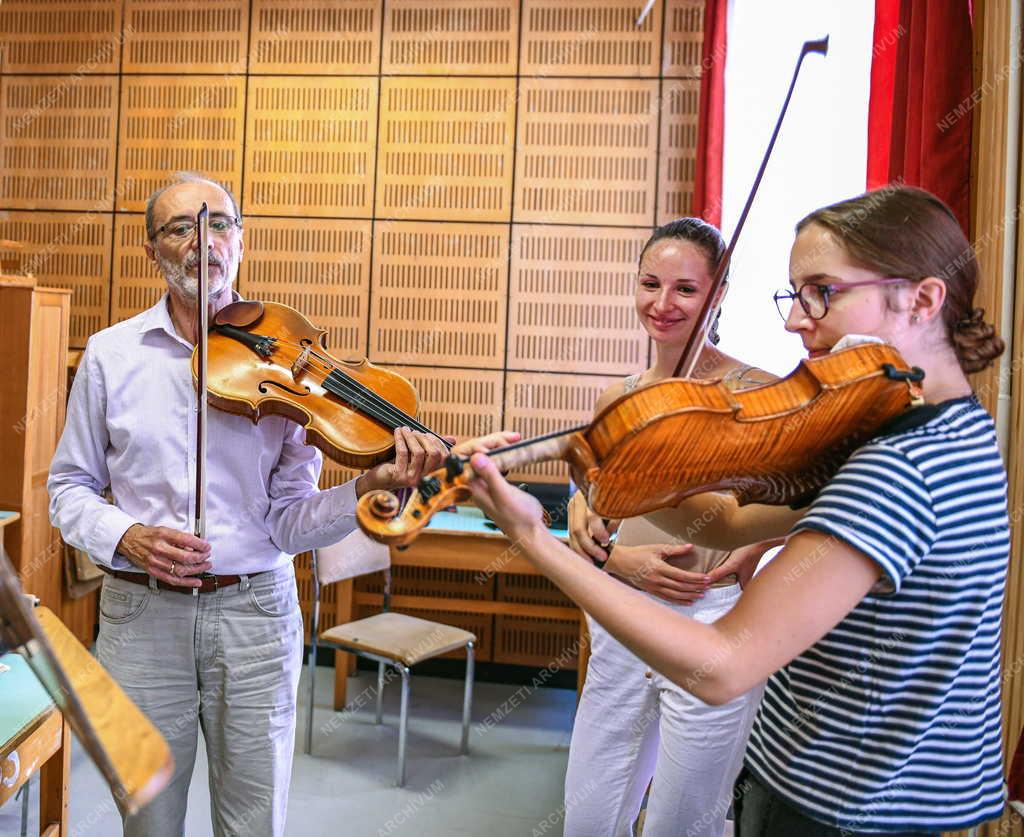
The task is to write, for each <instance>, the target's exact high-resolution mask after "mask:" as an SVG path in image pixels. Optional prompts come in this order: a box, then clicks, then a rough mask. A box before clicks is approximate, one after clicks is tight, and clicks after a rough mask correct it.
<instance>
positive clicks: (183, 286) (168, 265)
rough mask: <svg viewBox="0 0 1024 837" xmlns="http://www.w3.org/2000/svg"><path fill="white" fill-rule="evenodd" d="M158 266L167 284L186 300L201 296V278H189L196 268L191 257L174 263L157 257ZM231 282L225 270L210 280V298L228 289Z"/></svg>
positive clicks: (159, 256)
mask: <svg viewBox="0 0 1024 837" xmlns="http://www.w3.org/2000/svg"><path fill="white" fill-rule="evenodd" d="M156 261H157V264H158V265H159V266H160V270H161V272H162V273H163V274H164V279H166V280H167V284H168V285H170V286H171V287H173V288H174V289H175V290H176V291H177V292H178V293H179V294H181V296H183V297H184V298H185V299H195V298H196V297H197V296H198V295H199V277H198V276H189V275H188V271H189V269H190V268H192V267H194V266H195V260H194V259H192V258H191V257H189V258H187V259H185V261H184V262H172V261H171V260H170V259H165V258H164V257H163V256H161V255H157V257H156ZM229 284H231V283H230V282H228V281H227V279H226V277H225V273H224V271H223V269H222V270H221V273H220V276H218V277H217V278H214V279H211V280H210V288H209V296H210V297H211V298H212V297H215V296H217V295H218V294H219V293H220V292H221V291H223V290H224V288H226V287H227V286H228V285H229Z"/></svg>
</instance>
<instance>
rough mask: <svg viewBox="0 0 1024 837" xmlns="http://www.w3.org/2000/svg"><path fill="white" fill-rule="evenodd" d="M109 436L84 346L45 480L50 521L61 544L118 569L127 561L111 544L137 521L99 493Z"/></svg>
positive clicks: (96, 376) (95, 373)
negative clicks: (55, 528)
mask: <svg viewBox="0 0 1024 837" xmlns="http://www.w3.org/2000/svg"><path fill="white" fill-rule="evenodd" d="M109 441H110V440H109V437H108V436H107V424H106V398H105V394H104V390H103V381H102V376H101V375H100V373H99V370H98V369H97V368H96V364H95V361H94V359H93V357H92V353H91V352H90V350H89V348H88V347H86V350H85V353H84V355H83V356H82V361H81V364H80V365H79V371H78V374H76V375H75V382H74V384H73V385H72V387H71V396H70V398H69V399H68V410H67V418H66V421H65V424H64V432H63V433H62V434H61V437H60V442H58V444H57V450H56V452H55V454H54V457H53V461H52V462H51V463H50V474H49V478H48V480H47V482H46V490H47V492H48V493H49V495H50V522H51V523H52V524H53V525H54V526H56V527H57V528H58V529H60V533H61V536H62V537H63V538H64V540H65V541H66V542H67V543H69V544H71V545H72V546H74V547H76V548H78V549H81V550H82V551H84V552H86V553H88V555H89V556H90V557H91V558H92V559H93V560H94V561H97V562H99V563H101V564H104V565H106V566H108V567H113V568H118V569H119V568H123V567H126V566H129V563H128V562H127V561H126V560H125V559H123V558H120V557H117V556H115V554H114V553H115V550H116V549H117V545H118V543H120V541H121V536H122V535H124V533H125V532H126V531H127V530H128V528H129V527H130V526H132V525H134V524H135V523H138V522H139V521H137V520H135V519H134V518H133V517H132V516H131V515H129V514H126V513H125V512H123V511H122V510H121V509H119V508H117V506H114V505H112V504H111V503H108V502H107V501H106V500H105V499H104V497H103V492H104V491H105V490H106V488H107V487H108V486H109V485H110V473H109V471H108V470H107V460H106V450H107V446H108V445H109Z"/></svg>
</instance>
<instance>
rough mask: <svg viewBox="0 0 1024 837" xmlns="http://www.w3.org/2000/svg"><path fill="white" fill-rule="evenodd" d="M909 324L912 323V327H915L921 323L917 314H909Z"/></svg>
mask: <svg viewBox="0 0 1024 837" xmlns="http://www.w3.org/2000/svg"><path fill="white" fill-rule="evenodd" d="M910 322H912V323H913V324H914V325H917V324H918V323H919V322H921V317H920V315H918V314H911V315H910Z"/></svg>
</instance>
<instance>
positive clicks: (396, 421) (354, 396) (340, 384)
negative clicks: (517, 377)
mask: <svg viewBox="0 0 1024 837" xmlns="http://www.w3.org/2000/svg"><path fill="white" fill-rule="evenodd" d="M275 344H278V345H282V346H289V347H291V348H295V349H299V350H303V349H304V348H306V347H303V346H300V345H299V344H298V343H293V342H291V341H288V340H281V339H280V338H278V339H277V340H275ZM310 357H313V358H316V360H317V364H310V366H311V367H313V368H314V369H315V371H317V372H318V373H320V374H321V375H323V381H322V383H323V385H324V386H325V388H326V389H327V390H328V392H331V393H333V394H334V395H337V396H338V397H339V398H341V399H343V400H345V401H348V402H350V403H351V404H352V406H354V407H355V405H358V407H356V409H358V410H359V411H360V412H364V413H365V414H366V415H368V416H369V417H370V418H373V419H375V420H377V421H379V422H381V423H382V424H384V425H385V426H387V427H389V428H390V429H392V430H395V429H397V428H398V427H402V426H409V427H410V428H412V429H414V430H419V431H420V432H422V433H429V434H430V435H431V436H434V437H435V438H437V439H439V440H440V441H441V442H443V443H444V444H445V446H446V447H448V448H450V447H451V443H450V442H449V441H448V440H447V439H445V438H444V437H443V436H441V435H439V434H438V433H435V432H434V431H433V430H431V429H430V428H429V427H427V426H426V425H424V424H422V423H421V422H419V421H418V420H417V419H416V418H414V417H413V416H410V415H409V414H408V413H406V412H404V411H403V410H400V409H399V408H398V407H396V406H395V405H394V404H392V403H391V402H389V401H387V400H386V399H384V398H382V397H381V396H379V395H378V394H377V393H376V392H374V391H373V390H372V389H370V388H368V387H367V386H365V385H364V384H362V383H360V382H359V381H357V380H356V379H355V378H353V377H352V376H351V375H349V374H347V373H346V372H344V371H343V370H341V369H339V368H338V367H337V366H335V365H334V364H333V363H331V362H330V361H329V360H327V359H326V358H323V357H322V356H321V355H320V354H319V353H317V352H315V351H311V352H310ZM318 366H319V368H317V367H318ZM332 376H335V381H336V382H332V381H331V380H330V379H331V377H332ZM332 383H333V387H332V386H331V384H332Z"/></svg>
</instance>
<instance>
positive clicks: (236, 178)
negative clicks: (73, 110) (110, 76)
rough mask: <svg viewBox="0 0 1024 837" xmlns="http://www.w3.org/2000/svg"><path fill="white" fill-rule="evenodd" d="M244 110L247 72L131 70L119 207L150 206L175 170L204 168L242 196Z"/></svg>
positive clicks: (124, 98)
mask: <svg viewBox="0 0 1024 837" xmlns="http://www.w3.org/2000/svg"><path fill="white" fill-rule="evenodd" d="M244 112H245V77H244V76H192V75H189V76H186V75H180V76H171V77H168V76H125V77H124V80H123V82H122V87H121V128H120V138H121V141H120V146H119V149H118V171H119V173H120V174H119V184H118V187H119V192H118V200H117V208H118V209H120V210H131V211H134V212H138V211H141V210H143V209H145V204H146V198H147V197H148V196H149V195H150V194H151V193H152V192H154V191H155V190H156V189H159V188H160V187H161V186H163V185H165V184H166V183H167V177H168V174H169V173H170V172H174V171H201V172H203V173H205V174H206V175H207V176H208V177H211V178H213V179H214V180H216V181H218V182H220V183H223V184H224V185H225V186H227V187H228V188H229V189H231V190H232V192H234V194H235V195H236V196H237V195H239V194H240V193H241V189H240V188H239V187H240V186H241V183H242V136H243V133H244V121H243V115H244Z"/></svg>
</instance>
